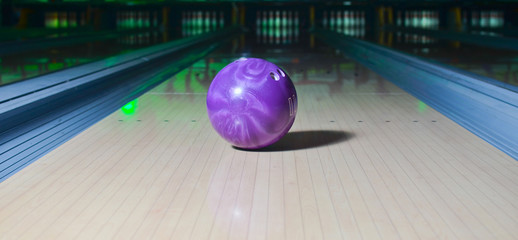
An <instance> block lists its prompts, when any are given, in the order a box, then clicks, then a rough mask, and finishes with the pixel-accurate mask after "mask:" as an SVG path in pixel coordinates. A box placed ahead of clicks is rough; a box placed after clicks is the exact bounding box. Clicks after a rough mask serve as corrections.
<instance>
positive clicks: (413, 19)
mask: <svg viewBox="0 0 518 240" xmlns="http://www.w3.org/2000/svg"><path fill="white" fill-rule="evenodd" d="M403 16H404V18H403ZM396 26H398V27H402V26H404V27H414V28H425V29H435V30H436V29H439V13H438V12H437V11H431V10H419V11H398V12H397V19H396Z"/></svg>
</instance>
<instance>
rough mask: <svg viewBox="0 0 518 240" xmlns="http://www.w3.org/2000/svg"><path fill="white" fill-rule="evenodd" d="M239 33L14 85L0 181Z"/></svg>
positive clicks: (4, 108) (5, 105)
mask: <svg viewBox="0 0 518 240" xmlns="http://www.w3.org/2000/svg"><path fill="white" fill-rule="evenodd" d="M241 31H242V30H241V29H240V28H237V27H232V28H227V29H225V30H221V31H219V32H215V33H207V34H203V35H200V37H199V38H189V39H185V40H180V41H179V42H180V43H182V44H179V45H178V44H174V43H164V44H161V45H157V46H152V47H149V48H146V49H145V50H143V51H135V52H134V53H136V54H133V55H131V56H127V55H121V56H119V61H117V62H116V63H115V64H111V65H109V66H105V65H103V64H102V63H103V61H101V62H100V63H101V64H93V65H91V66H85V65H83V66H78V67H74V68H70V70H71V71H60V72H56V73H55V74H52V75H53V76H55V78H52V79H46V80H45V81H41V82H40V81H39V80H41V79H42V78H35V79H31V80H28V81H34V82H35V83H44V84H34V85H29V87H33V88H34V89H30V90H28V91H24V90H27V89H24V88H18V87H16V88H15V89H16V90H19V91H18V92H17V93H18V94H21V95H16V94H14V95H12V96H10V97H8V98H6V101H5V102H0V183H1V182H2V181H4V180H6V179H7V178H9V177H10V176H12V175H13V174H15V173H16V172H18V171H20V170H21V169H23V168H24V167H26V166H28V165H29V164H31V163H32V162H34V161H36V160H38V159H39V158H40V157H42V156H44V155H45V154H46V153H48V152H50V151H52V150H53V149H55V148H57V147H58V146H60V145H61V144H62V143H64V142H66V141H67V140H69V139H71V138H72V137H74V136H75V135H77V134H79V133H80V132H82V131H84V130H85V129H87V128H88V127H90V126H91V125H93V124H95V123H96V122H98V121H100V120H101V119H103V118H104V117H106V116H108V115H109V114H111V113H112V112H113V111H115V110H117V109H118V108H120V107H122V106H123V105H124V104H126V103H127V102H129V101H131V100H133V99H135V98H137V97H139V96H140V95H142V94H144V93H145V92H146V91H148V90H149V89H151V88H153V87H155V86H157V85H158V84H160V83H162V82H163V81H165V80H167V79H168V78H169V77H170V76H172V75H174V74H175V73H177V72H179V71H181V70H182V69H184V68H186V67H188V66H190V65H192V64H193V63H194V62H195V61H197V60H198V59H200V58H202V57H203V56H206V54H208V53H210V52H211V51H213V50H215V49H216V48H217V47H219V46H220V45H221V44H222V43H224V42H226V41H228V40H230V39H232V38H233V37H234V36H235V35H237V34H239V33H240V32H241ZM198 39H200V40H198ZM177 43H178V42H177ZM184 43H185V44H184ZM173 45H174V46H173ZM157 50H158V51H157ZM124 56H126V57H124ZM85 67H86V68H85ZM42 77H43V76H42ZM52 81H54V82H52ZM8 86H9V85H8ZM0 96H1V95H0Z"/></svg>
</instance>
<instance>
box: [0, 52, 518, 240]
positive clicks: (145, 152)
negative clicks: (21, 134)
mask: <svg viewBox="0 0 518 240" xmlns="http://www.w3.org/2000/svg"><path fill="white" fill-rule="evenodd" d="M210 57H211V56H209V57H208V59H209V58H210ZM212 57H213V56H212ZM231 57H232V56H231ZM313 59H316V60H319V58H313ZM321 60H322V59H320V60H319V61H321ZM204 62H205V64H206V63H208V62H211V61H208V60H207V59H206V61H200V62H198V63H196V64H194V65H193V67H191V68H188V69H186V70H184V71H182V72H180V73H179V74H177V75H176V76H175V77H172V78H171V79H170V80H168V81H166V82H164V83H163V84H161V85H160V86H158V87H157V88H155V89H153V90H151V91H150V92H148V93H146V94H145V95H143V96H142V97H140V98H139V99H138V102H137V107H136V108H135V109H134V110H135V111H134V112H133V113H132V112H130V113H126V114H125V113H123V112H122V111H117V112H114V113H113V114H111V115H109V116H108V117H106V118H105V119H104V120H102V121H100V122H99V123H97V124H96V125H94V126H92V127H91V128H89V129H87V130H86V131H84V132H82V133H81V134H79V135H78V136H76V137H75V138H73V139H72V140H70V141H68V142H67V143H65V144H63V145H62V146H60V147H59V148H57V149H56V150H54V151H52V152H51V153H49V154H48V155H46V156H44V157H43V158H41V159H40V160H38V161H36V162H35V163H33V164H32V165H30V166H28V167H27V168H25V169H23V170H22V171H20V172H19V173H17V174H15V175H14V176H12V177H11V178H9V179H7V180H6V181H4V182H2V183H0V236H1V237H0V239H76V238H77V239H246V238H248V239H439V238H447V239H512V238H515V236H517V235H518V204H517V203H516V199H517V198H518V164H517V162H516V161H515V160H513V159H511V158H510V157H509V156H507V155H505V154H504V153H502V152H500V151H499V150H497V149H495V148H494V147H492V146H491V145H489V144H488V143H486V142H484V141H483V140H481V139H480V138H478V137H476V136H474V135H473V134H471V133H470V132H468V131H467V130H465V129H463V128H462V127H460V126H458V125H457V124H456V123H454V122H452V121H450V120H449V119H447V118H446V117H444V116H443V115H441V114H439V113H438V112H436V111H435V110H433V109H431V108H429V107H428V106H426V105H425V104H423V103H422V102H420V101H419V100H417V99H415V98H414V97H412V96H410V95H409V94H407V93H405V92H404V91H402V90H401V89H399V88H397V87H396V86H394V85H393V84H391V83H390V82H387V81H386V80H384V79H382V78H381V77H379V76H377V75H376V74H375V73H373V72H370V71H369V70H367V69H364V68H362V67H361V66H359V65H357V64H355V63H354V62H351V60H347V59H343V60H342V61H341V62H336V64H333V67H331V68H330V71H326V69H322V68H321V67H315V66H318V62H311V61H309V62H307V61H302V62H301V63H300V64H299V68H297V69H292V70H291V71H288V73H290V75H291V77H292V79H293V80H294V81H295V85H296V87H297V91H298V96H299V111H298V115H297V119H296V121H295V124H294V126H293V128H292V130H291V132H290V133H289V134H288V135H287V136H286V137H285V138H284V139H282V140H281V141H280V142H279V143H278V144H275V145H274V146H271V147H269V148H267V149H265V150H264V151H240V150H236V149H234V148H232V147H231V146H229V145H228V144H227V143H226V142H224V141H223V140H222V139H221V138H220V137H219V136H218V135H217V134H216V133H215V131H213V130H212V127H211V125H210V123H209V121H208V118H207V114H206V109H205V94H204V93H205V92H206V90H207V84H208V81H209V80H210V79H211V76H207V75H206V74H207V73H208V74H209V75H211V74H212V69H209V70H208V71H203V69H204V68H203V64H204ZM227 63H228V62H217V61H216V62H215V63H212V64H211V66H216V67H215V68H217V66H220V67H222V66H224V65H225V64H227ZM335 65H337V67H336V68H335V67H334V66H335ZM207 79H209V80H207Z"/></svg>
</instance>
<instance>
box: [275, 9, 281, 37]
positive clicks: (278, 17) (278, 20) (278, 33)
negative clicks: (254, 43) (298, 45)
mask: <svg viewBox="0 0 518 240" xmlns="http://www.w3.org/2000/svg"><path fill="white" fill-rule="evenodd" d="M275 43H276V44H280V43H281V12H280V11H278V10H277V11H275Z"/></svg>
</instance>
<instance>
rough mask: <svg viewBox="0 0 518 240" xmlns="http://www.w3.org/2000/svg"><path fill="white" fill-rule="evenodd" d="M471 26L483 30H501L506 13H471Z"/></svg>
mask: <svg viewBox="0 0 518 240" xmlns="http://www.w3.org/2000/svg"><path fill="white" fill-rule="evenodd" d="M464 16H466V15H464ZM471 26H472V27H482V28H501V27H503V26H504V12H503V11H475V10H474V11H471Z"/></svg>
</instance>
